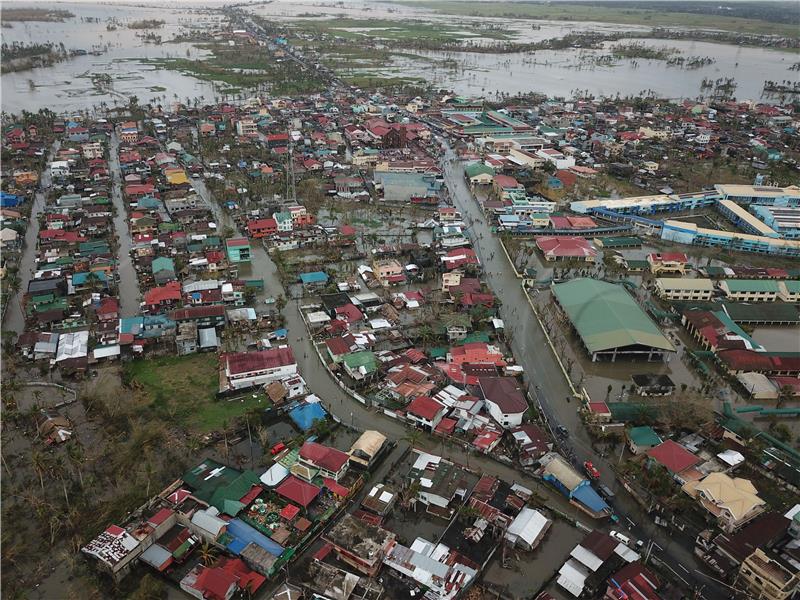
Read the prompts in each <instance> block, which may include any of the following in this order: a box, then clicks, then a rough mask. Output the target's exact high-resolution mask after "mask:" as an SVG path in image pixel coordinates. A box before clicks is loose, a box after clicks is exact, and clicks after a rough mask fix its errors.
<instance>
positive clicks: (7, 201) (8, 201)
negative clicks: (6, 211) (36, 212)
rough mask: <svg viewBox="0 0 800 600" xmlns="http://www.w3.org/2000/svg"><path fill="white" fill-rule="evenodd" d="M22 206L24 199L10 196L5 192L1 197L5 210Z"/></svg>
mask: <svg viewBox="0 0 800 600" xmlns="http://www.w3.org/2000/svg"><path fill="white" fill-rule="evenodd" d="M20 204H22V198H20V197H19V196H17V195H15V194H9V193H7V192H3V193H2V194H1V195H0V207H3V208H14V207H15V206H19V205H20Z"/></svg>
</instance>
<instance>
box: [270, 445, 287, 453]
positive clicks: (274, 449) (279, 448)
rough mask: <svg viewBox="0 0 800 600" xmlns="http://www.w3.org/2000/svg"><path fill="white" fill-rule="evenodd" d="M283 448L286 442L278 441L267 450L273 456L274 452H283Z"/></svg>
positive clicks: (284, 448)
mask: <svg viewBox="0 0 800 600" xmlns="http://www.w3.org/2000/svg"><path fill="white" fill-rule="evenodd" d="M284 450H286V444H284V443H283V442H278V443H277V444H275V445H274V446H273V447H272V449H271V450H270V451H269V453H270V454H271V455H272V456H275V455H276V454H280V453H281V452H283V451H284Z"/></svg>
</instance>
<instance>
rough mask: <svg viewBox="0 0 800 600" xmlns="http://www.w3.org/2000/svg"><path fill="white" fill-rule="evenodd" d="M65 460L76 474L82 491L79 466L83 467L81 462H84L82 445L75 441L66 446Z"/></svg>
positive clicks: (81, 476)
mask: <svg viewBox="0 0 800 600" xmlns="http://www.w3.org/2000/svg"><path fill="white" fill-rule="evenodd" d="M67 460H68V461H69V464H70V465H71V466H72V468H73V469H75V471H76V472H77V473H78V480H79V481H80V483H81V489H83V470H82V469H81V465H83V461H84V460H86V454H85V452H84V451H83V445H81V443H80V442H78V441H77V440H76V441H75V442H74V443H71V444H70V445H69V446H67Z"/></svg>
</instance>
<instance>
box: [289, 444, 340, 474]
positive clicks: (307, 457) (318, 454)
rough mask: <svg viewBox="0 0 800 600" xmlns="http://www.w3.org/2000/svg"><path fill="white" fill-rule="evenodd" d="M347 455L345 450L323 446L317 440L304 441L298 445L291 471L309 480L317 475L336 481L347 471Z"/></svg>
mask: <svg viewBox="0 0 800 600" xmlns="http://www.w3.org/2000/svg"><path fill="white" fill-rule="evenodd" d="M349 458H350V457H349V456H348V454H347V453H346V452H342V451H341V450H337V449H335V448H329V447H328V446H323V445H322V444H318V443H317V442H305V443H304V444H303V445H302V446H301V447H300V455H299V456H298V459H297V463H295V464H294V465H292V468H291V472H292V473H294V474H295V475H297V476H298V477H301V478H303V479H305V480H306V481H311V480H312V479H314V478H315V477H316V476H317V475H319V476H321V477H323V478H327V479H333V480H334V481H336V482H338V481H339V480H340V479H341V478H342V477H343V476H344V474H345V473H346V472H347V466H348V464H349V463H348V460H349Z"/></svg>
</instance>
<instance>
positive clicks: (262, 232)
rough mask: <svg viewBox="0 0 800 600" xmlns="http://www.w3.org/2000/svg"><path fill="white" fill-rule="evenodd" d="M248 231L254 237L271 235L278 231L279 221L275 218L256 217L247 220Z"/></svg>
mask: <svg viewBox="0 0 800 600" xmlns="http://www.w3.org/2000/svg"><path fill="white" fill-rule="evenodd" d="M247 233H248V234H249V235H250V237H252V238H256V239H258V238H263V237H270V236H273V235H275V234H276V233H278V223H277V222H276V221H275V219H272V218H270V219H254V220H252V221H248V222H247Z"/></svg>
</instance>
